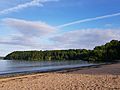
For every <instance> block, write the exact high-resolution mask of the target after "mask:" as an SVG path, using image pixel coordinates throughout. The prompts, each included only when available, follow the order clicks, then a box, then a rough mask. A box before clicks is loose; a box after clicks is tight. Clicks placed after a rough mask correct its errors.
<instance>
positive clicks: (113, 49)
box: [4, 40, 120, 62]
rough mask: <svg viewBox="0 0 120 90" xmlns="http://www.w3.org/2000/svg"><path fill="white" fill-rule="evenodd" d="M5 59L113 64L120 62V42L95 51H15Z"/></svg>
mask: <svg viewBox="0 0 120 90" xmlns="http://www.w3.org/2000/svg"><path fill="white" fill-rule="evenodd" d="M4 59H8V60H86V61H92V62H111V61H116V60H120V41H118V40H112V41H110V42H108V43H106V44H105V45H102V46H96V47H95V48H94V49H93V50H86V49H69V50H46V51H15V52H12V53H10V54H8V55H7V56H6V57H5V58H4Z"/></svg>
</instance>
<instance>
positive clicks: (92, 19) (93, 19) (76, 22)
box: [57, 13, 120, 28]
mask: <svg viewBox="0 0 120 90" xmlns="http://www.w3.org/2000/svg"><path fill="white" fill-rule="evenodd" d="M115 16H120V13H114V14H109V15H104V16H98V17H94V18H88V19H83V20H77V21H73V22H69V23H66V24H62V25H59V26H57V28H63V27H67V26H70V25H74V24H78V23H84V22H89V21H95V20H99V19H105V18H110V17H115Z"/></svg>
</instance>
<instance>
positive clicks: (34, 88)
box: [0, 63, 120, 90]
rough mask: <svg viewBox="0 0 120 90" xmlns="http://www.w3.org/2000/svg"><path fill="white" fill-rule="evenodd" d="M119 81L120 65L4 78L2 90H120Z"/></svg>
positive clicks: (2, 79)
mask: <svg viewBox="0 0 120 90" xmlns="http://www.w3.org/2000/svg"><path fill="white" fill-rule="evenodd" d="M91 70H92V71H94V72H92V73H91ZM109 71H110V72H109ZM86 72H88V73H86ZM106 72H108V73H106ZM112 73H116V74H112ZM119 81H120V63H116V64H107V65H105V64H103V65H99V66H94V67H88V68H86V67H85V68H82V69H81V68H77V69H69V70H61V71H56V72H46V73H31V74H24V75H18V76H16V75H15V76H11V77H4V78H1V79H0V90H120V82H119Z"/></svg>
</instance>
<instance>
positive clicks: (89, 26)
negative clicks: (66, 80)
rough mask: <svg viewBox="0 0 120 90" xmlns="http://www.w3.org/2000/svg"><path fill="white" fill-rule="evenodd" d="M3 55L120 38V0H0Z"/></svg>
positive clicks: (90, 45)
mask: <svg viewBox="0 0 120 90" xmlns="http://www.w3.org/2000/svg"><path fill="white" fill-rule="evenodd" d="M0 27H1V29H0V30H1V31H0V55H1V56H5V55H7V54H8V53H10V52H12V51H17V50H51V49H69V48H86V49H93V48H94V47H95V46H96V45H102V44H105V43H106V42H108V41H110V40H112V39H117V40H120V0H0Z"/></svg>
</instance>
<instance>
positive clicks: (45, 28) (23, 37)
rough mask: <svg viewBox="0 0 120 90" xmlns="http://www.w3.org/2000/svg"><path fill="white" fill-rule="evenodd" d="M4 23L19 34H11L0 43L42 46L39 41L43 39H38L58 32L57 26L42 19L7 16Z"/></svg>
mask: <svg viewBox="0 0 120 90" xmlns="http://www.w3.org/2000/svg"><path fill="white" fill-rule="evenodd" d="M3 23H4V25H6V26H7V27H10V28H12V29H13V30H15V31H17V32H18V33H16V34H17V35H12V36H10V37H9V39H2V40H0V44H6V45H19V46H29V47H38V46H39V47H40V46H41V44H39V43H40V42H41V41H37V40H40V39H42V38H45V37H49V36H50V35H52V34H54V33H55V32H56V28H54V27H53V26H51V25H48V24H46V23H44V22H40V21H39V22H37V21H27V20H21V19H15V18H6V19H3ZM39 38H40V39H39ZM43 46H44V45H43Z"/></svg>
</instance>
